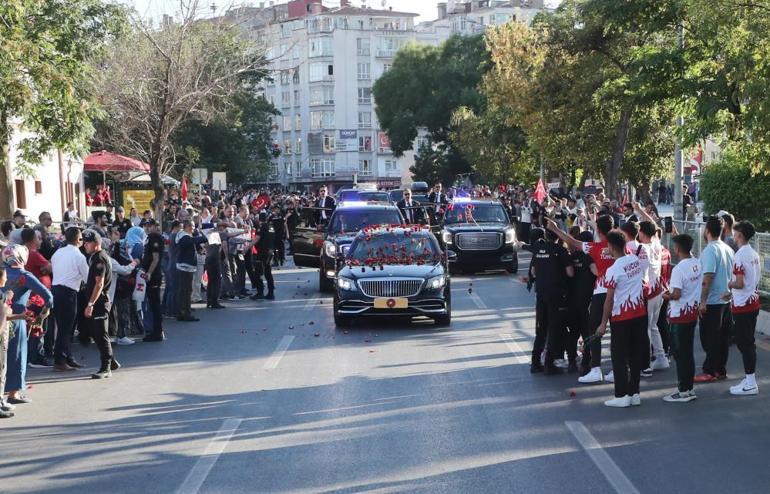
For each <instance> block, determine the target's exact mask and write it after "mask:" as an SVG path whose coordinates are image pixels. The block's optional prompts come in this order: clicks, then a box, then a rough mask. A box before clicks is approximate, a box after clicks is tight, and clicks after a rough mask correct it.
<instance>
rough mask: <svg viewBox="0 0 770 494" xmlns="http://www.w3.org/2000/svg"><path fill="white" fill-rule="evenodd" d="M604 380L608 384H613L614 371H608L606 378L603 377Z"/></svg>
mask: <svg viewBox="0 0 770 494" xmlns="http://www.w3.org/2000/svg"><path fill="white" fill-rule="evenodd" d="M604 380H605V381H606V382H608V383H614V382H615V371H610V372H609V373H607V375H606V376H604Z"/></svg>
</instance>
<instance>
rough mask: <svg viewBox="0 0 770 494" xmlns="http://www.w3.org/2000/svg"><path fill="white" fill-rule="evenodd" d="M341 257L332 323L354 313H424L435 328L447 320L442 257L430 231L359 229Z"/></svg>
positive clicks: (448, 293) (449, 316)
mask: <svg viewBox="0 0 770 494" xmlns="http://www.w3.org/2000/svg"><path fill="white" fill-rule="evenodd" d="M452 255H453V254H452ZM344 261H345V262H344V265H343V267H342V269H341V270H340V271H339V273H338V275H337V279H336V286H335V290H334V322H335V324H336V325H337V326H346V325H348V324H350V322H351V321H352V320H353V318H355V317H375V316H377V317H393V316H404V317H409V318H411V317H415V316H426V317H429V318H432V319H433V320H434V321H435V322H436V324H437V325H440V326H448V325H449V324H450V323H451V322H452V298H451V294H452V291H451V280H450V275H449V270H448V267H447V256H446V254H445V253H443V252H442V250H441V246H440V245H439V242H438V240H437V239H436V237H435V236H434V235H433V234H432V233H431V232H430V230H428V229H426V228H421V227H398V228H383V227H379V228H375V229H373V230H371V229H369V230H364V231H361V232H359V233H358V234H357V235H356V237H355V239H354V240H353V242H352V244H351V245H350V249H349V250H348V251H347V254H346V255H345V260H344Z"/></svg>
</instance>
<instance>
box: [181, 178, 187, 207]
mask: <svg viewBox="0 0 770 494" xmlns="http://www.w3.org/2000/svg"><path fill="white" fill-rule="evenodd" d="M179 195H181V196H182V200H183V201H186V200H187V177H185V176H184V175H182V189H181V191H180V193H179Z"/></svg>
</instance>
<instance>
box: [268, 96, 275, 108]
mask: <svg viewBox="0 0 770 494" xmlns="http://www.w3.org/2000/svg"><path fill="white" fill-rule="evenodd" d="M267 101H269V102H270V104H271V105H273V106H275V95H274V94H268V95H267Z"/></svg>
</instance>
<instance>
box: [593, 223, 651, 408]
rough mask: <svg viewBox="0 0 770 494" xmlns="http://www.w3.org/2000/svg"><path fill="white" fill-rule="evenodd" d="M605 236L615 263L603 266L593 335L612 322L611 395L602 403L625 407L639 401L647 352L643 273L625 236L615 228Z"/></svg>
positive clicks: (605, 329) (603, 330) (600, 334)
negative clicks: (599, 318)
mask: <svg viewBox="0 0 770 494" xmlns="http://www.w3.org/2000/svg"><path fill="white" fill-rule="evenodd" d="M606 237H607V243H608V246H609V249H610V252H611V254H612V257H613V258H614V259H615V262H614V263H613V265H612V266H610V267H609V268H607V271H606V273H605V276H604V278H605V279H604V284H605V286H606V288H607V295H606V300H605V302H604V307H603V314H602V321H601V323H600V324H599V326H598V327H597V329H596V335H597V336H599V337H602V336H604V334H605V333H606V332H607V323H608V322H612V333H611V335H610V351H611V352H612V372H613V373H614V375H615V398H613V399H611V400H607V401H605V402H604V404H605V405H606V406H608V407H613V408H627V407H630V406H632V405H633V406H638V405H640V404H641V398H640V395H639V380H640V378H641V371H642V366H643V365H644V364H645V363H646V356H647V355H648V354H649V343H648V340H647V338H646V334H645V333H646V331H647V309H646V307H645V302H644V287H643V279H644V272H643V269H642V265H641V263H640V262H639V258H638V257H636V255H634V254H626V238H625V236H624V235H623V233H621V232H620V231H617V230H615V231H611V232H609V233H608V234H607V236H606Z"/></svg>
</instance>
